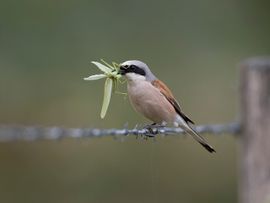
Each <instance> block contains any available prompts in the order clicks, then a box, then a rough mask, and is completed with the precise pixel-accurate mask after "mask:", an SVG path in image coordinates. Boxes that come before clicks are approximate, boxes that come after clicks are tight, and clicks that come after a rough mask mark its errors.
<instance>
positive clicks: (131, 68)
mask: <svg viewBox="0 0 270 203" xmlns="http://www.w3.org/2000/svg"><path fill="white" fill-rule="evenodd" d="M119 72H120V74H121V75H124V76H126V77H127V78H128V79H129V80H135V79H143V80H147V81H150V82H151V81H153V80H155V79H156V77H155V76H154V74H153V73H152V72H151V70H150V69H149V67H148V66H147V65H146V64H145V63H144V62H142V61H138V60H130V61H125V62H123V63H121V64H120V71H119Z"/></svg>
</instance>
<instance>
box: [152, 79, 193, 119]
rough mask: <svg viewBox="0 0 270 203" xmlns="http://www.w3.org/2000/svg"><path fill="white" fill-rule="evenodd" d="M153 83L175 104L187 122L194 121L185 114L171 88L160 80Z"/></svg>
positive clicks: (175, 107) (176, 109)
mask: <svg viewBox="0 0 270 203" xmlns="http://www.w3.org/2000/svg"><path fill="white" fill-rule="evenodd" d="M152 85H153V86H154V87H156V88H157V89H159V91H160V92H161V93H162V94H163V95H164V96H165V97H166V99H167V100H168V101H169V102H170V103H171V104H172V105H173V107H174V109H175V111H176V112H177V113H178V114H179V115H180V116H181V117H182V118H183V119H184V120H185V121H186V122H187V123H192V124H194V122H193V121H192V120H191V119H190V118H189V117H188V116H186V115H185V114H184V112H183V111H182V110H181V107H180V105H179V103H178V102H177V100H176V99H175V98H174V96H173V94H172V92H171V90H170V89H169V88H168V87H167V86H166V85H165V84H164V83H163V82H161V81H160V80H154V81H152Z"/></svg>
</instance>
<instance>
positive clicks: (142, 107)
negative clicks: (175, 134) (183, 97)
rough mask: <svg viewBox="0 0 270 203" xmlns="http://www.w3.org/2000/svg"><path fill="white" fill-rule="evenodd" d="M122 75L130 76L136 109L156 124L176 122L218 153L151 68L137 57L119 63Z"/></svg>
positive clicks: (205, 146) (207, 147) (130, 87)
mask: <svg viewBox="0 0 270 203" xmlns="http://www.w3.org/2000/svg"><path fill="white" fill-rule="evenodd" d="M120 74H121V75H124V76H125V77H126V79H127V91H128V95H129V100H130V102H131V104H132V106H133V107H134V109H135V110H136V111H137V112H139V113H141V114H143V115H144V116H145V117H146V118H148V119H149V120H151V121H153V122H154V123H156V124H162V125H163V124H167V123H173V124H174V126H176V127H181V128H182V129H183V130H184V131H186V132H187V133H188V134H190V135H191V136H192V137H193V138H194V139H195V140H196V141H197V142H199V143H200V144H201V145H202V146H203V147H204V148H205V149H206V150H208V151H209V152H215V150H214V149H213V147H211V146H210V145H209V144H208V143H207V142H206V140H205V139H204V138H203V137H201V136H200V135H199V134H198V133H197V132H195V130H194V129H193V128H192V127H191V125H190V124H194V122H193V121H192V120H191V119H190V118H189V117H188V116H186V115H185V114H184V113H183V111H182V110H181V108H180V105H179V103H178V102H177V101H176V99H175V98H174V96H173V94H172V92H171V91H170V89H169V88H168V87H167V86H166V85H165V84H164V83H163V82H162V81H160V80H158V79H157V78H156V76H155V75H154V74H153V73H152V72H151V70H150V69H149V67H148V66H147V65H146V64H145V63H143V62H141V61H138V60H131V61H126V62H124V63H122V64H120Z"/></svg>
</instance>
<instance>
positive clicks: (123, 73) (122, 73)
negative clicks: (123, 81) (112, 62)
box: [118, 66, 126, 75]
mask: <svg viewBox="0 0 270 203" xmlns="http://www.w3.org/2000/svg"><path fill="white" fill-rule="evenodd" d="M118 73H120V74H121V75H125V74H126V69H125V68H124V67H123V66H120V69H119V72H118Z"/></svg>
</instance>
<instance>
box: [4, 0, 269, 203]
mask: <svg viewBox="0 0 270 203" xmlns="http://www.w3.org/2000/svg"><path fill="white" fill-rule="evenodd" d="M268 2H269V1H255V0H253V1H251V0H247V1H236V0H220V1H215V0H206V1H187V0H179V1H142V0H139V1H104V0H103V1H102V0H99V1H98V0H96V1H93V0H91V1H85V0H76V1H75V0H65V1H60V0H59V1H53V0H47V1H45V0H25V1H18V0H10V1H7V0H6V1H5V0H4V1H3V0H2V1H1V7H0V27H1V30H0V78H1V79H0V123H1V124H24V125H41V126H51V125H56V126H63V127H96V128H112V127H114V128H122V127H123V126H124V124H125V123H126V122H128V123H129V127H130V128H132V127H134V126H135V125H136V124H137V123H147V122H148V121H146V120H145V119H143V118H142V117H141V116H140V115H137V114H136V113H135V112H134V111H133V109H132V108H131V106H130V104H129V102H128V100H125V99H123V96H121V95H113V98H112V103H111V105H110V108H109V111H108V114H107V116H106V118H105V119H104V120H101V119H100V117H99V114H100V108H101V102H102V96H103V92H102V91H103V84H104V81H96V82H89V81H83V80H82V78H84V77H86V76H89V75H92V74H95V73H98V72H99V70H98V69H97V68H96V67H95V66H94V65H92V64H90V61H92V60H98V59H100V58H104V59H105V60H107V61H116V62H122V61H125V60H128V59H139V60H142V61H144V62H146V63H147V64H148V65H149V66H150V67H151V69H152V70H153V72H154V73H155V74H156V75H157V76H158V77H159V78H161V79H162V80H163V81H165V82H166V83H167V84H168V86H170V87H171V88H172V90H173V92H174V94H175V96H176V98H178V99H179V100H180V101H181V105H182V107H183V109H184V111H185V112H186V113H187V114H188V115H190V117H191V118H192V119H193V120H194V121H195V122H196V123H197V124H210V123H225V122H230V121H233V120H235V119H237V114H238V112H239V110H238V109H239V105H238V76H239V75H238V68H237V65H238V63H239V62H240V61H241V60H243V59H245V58H248V57H250V56H257V55H267V54H269V52H270V38H269V36H270V26H269V19H270V13H269V5H270V4H269V3H268ZM123 89H125V88H123ZM207 139H208V140H209V142H210V143H211V144H212V145H213V146H215V148H216V150H217V153H216V154H213V155H212V154H209V153H207V152H206V151H205V150H204V149H203V148H202V147H201V146H199V145H198V144H197V143H195V142H194V141H193V140H192V139H191V138H190V137H186V138H184V137H182V136H173V137H166V138H161V137H159V138H158V139H157V141H156V142H154V141H152V140H147V141H146V140H140V139H138V140H137V139H135V138H134V137H127V138H125V139H124V142H121V141H120V140H119V139H113V137H108V138H101V139H80V140H72V139H66V140H61V141H38V142H14V143H1V144H0V163H1V167H0V202H8V203H9V202H12V203H13V202H27V203H32V202H33V203H35V202H41V203H43V202H44V203H45V202H57V203H61V202H63V203H64V202H65V203H71V202H72V203H73V202H76V203H84V202H91V203H92V202H94V203H95V202H100V203H103V202H118V203H120V202H131V203H133V202H134V203H139V202H140V203H144V202H185V203H195V202H200V203H204V202H205V203H211V202H219V203H227V202H229V203H233V202H237V170H238V169H237V140H236V139H235V138H234V137H233V136H231V135H224V136H220V137H216V136H214V135H207Z"/></svg>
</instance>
